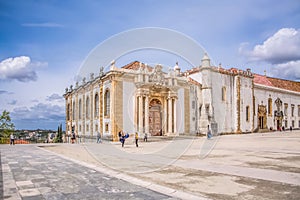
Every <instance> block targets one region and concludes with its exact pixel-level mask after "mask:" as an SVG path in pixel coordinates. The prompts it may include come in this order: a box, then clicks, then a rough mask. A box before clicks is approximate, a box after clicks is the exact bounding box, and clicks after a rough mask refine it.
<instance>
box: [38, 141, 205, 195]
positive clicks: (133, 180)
mask: <svg viewBox="0 0 300 200" xmlns="http://www.w3.org/2000/svg"><path fill="white" fill-rule="evenodd" d="M36 148H39V149H42V150H43V151H46V152H48V153H51V154H54V155H56V156H59V157H61V158H63V159H66V160H69V161H71V162H74V163H76V164H79V165H81V166H84V167H87V168H90V169H93V170H96V171H98V172H101V173H104V174H107V175H109V176H112V177H115V178H118V179H121V180H124V181H126V182H129V183H132V184H134V185H138V186H141V187H145V188H148V189H150V190H152V191H155V192H159V193H162V194H166V195H168V196H171V197H174V198H179V199H183V200H185V199H186V200H190V199H193V200H209V198H207V197H205V196H196V195H193V194H190V193H186V192H183V191H179V190H175V189H172V188H169V187H165V186H162V185H159V184H156V183H151V182H148V181H145V180H141V179H138V178H136V177H132V176H130V175H128V174H124V173H121V172H118V171H115V170H111V169H109V168H107V167H105V166H96V165H94V164H91V163H87V162H83V161H79V160H76V159H73V158H70V157H67V156H65V155H62V154H59V153H56V152H53V151H50V150H47V149H45V148H40V147H36Z"/></svg>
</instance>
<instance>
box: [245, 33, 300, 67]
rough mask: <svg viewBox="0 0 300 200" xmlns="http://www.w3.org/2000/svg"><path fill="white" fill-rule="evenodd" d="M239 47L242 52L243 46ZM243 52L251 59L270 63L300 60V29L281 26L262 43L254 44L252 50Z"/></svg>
mask: <svg viewBox="0 0 300 200" xmlns="http://www.w3.org/2000/svg"><path fill="white" fill-rule="evenodd" d="M243 45H244V44H242V46H241V47H243ZM241 49H242V52H243V48H241ZM240 52H241V51H240ZM243 53H244V54H246V55H247V56H249V59H250V60H251V61H265V62H268V63H271V64H281V63H287V62H291V61H297V60H300V30H299V29H298V30H296V29H294V28H282V29H280V30H278V31H277V32H276V33H275V34H274V35H272V36H271V37H269V38H268V39H267V40H266V41H264V42H263V44H260V45H256V46H255V47H254V48H253V50H252V51H250V52H245V51H244V52H243Z"/></svg>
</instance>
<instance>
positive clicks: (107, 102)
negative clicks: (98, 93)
mask: <svg viewBox="0 0 300 200" xmlns="http://www.w3.org/2000/svg"><path fill="white" fill-rule="evenodd" d="M109 113H110V93H109V90H108V89H107V90H106V91H105V94H104V115H105V116H109Z"/></svg>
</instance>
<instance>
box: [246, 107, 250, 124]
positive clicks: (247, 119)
mask: <svg viewBox="0 0 300 200" xmlns="http://www.w3.org/2000/svg"><path fill="white" fill-rule="evenodd" d="M249 120H250V107H249V106H246V121H247V122H249Z"/></svg>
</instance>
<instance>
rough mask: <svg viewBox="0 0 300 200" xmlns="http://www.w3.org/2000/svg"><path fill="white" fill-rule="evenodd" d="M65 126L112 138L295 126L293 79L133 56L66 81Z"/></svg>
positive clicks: (298, 96) (297, 101)
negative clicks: (146, 61)
mask: <svg viewBox="0 0 300 200" xmlns="http://www.w3.org/2000/svg"><path fill="white" fill-rule="evenodd" d="M64 97H65V100H66V131H67V133H69V134H70V133H71V132H72V131H73V132H75V133H76V134H77V135H78V136H81V137H93V136H95V135H96V134H97V132H99V133H100V134H101V135H102V137H108V138H110V139H112V140H114V141H116V140H118V136H117V135H118V134H117V133H118V132H119V131H120V130H123V131H125V132H129V133H134V132H138V133H140V134H145V133H147V134H148V135H152V136H162V135H165V136H176V135H179V134H186V135H196V134H198V133H202V134H205V133H206V132H207V129H208V126H209V128H211V129H212V132H213V134H229V133H230V134H231V133H246V132H247V133H248V132H255V131H266V130H275V129H278V130H279V129H282V127H285V129H286V128H290V127H292V128H299V127H300V83H299V82H295V81H288V80H281V79H276V78H270V77H266V76H262V75H257V74H253V73H252V72H251V71H250V69H248V70H246V71H243V70H239V69H235V68H232V69H223V68H221V67H214V66H211V64H210V59H209V57H208V56H207V55H206V54H205V55H204V57H203V59H202V63H201V64H200V66H199V67H196V68H193V69H191V70H188V71H186V72H181V71H180V68H179V66H178V64H176V65H175V67H174V69H169V70H168V72H165V71H163V67H162V66H160V65H156V66H148V65H145V64H143V63H140V62H138V61H135V62H132V63H130V64H128V65H126V66H123V67H121V68H118V67H116V66H115V63H114V62H113V63H112V64H111V67H110V70H109V71H108V72H106V73H104V71H103V69H100V73H99V74H98V75H97V76H96V77H94V74H91V76H90V77H89V80H88V81H87V79H86V78H84V79H83V80H82V83H81V84H79V83H76V86H75V88H73V86H70V88H67V89H66V92H65V94H64Z"/></svg>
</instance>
